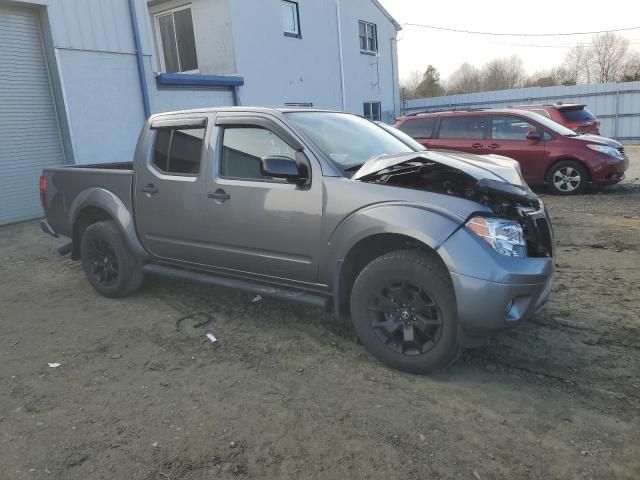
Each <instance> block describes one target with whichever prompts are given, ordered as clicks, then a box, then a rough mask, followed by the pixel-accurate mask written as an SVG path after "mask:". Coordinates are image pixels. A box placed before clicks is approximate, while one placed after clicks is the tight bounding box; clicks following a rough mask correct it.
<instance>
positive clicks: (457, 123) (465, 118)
mask: <svg viewBox="0 0 640 480" xmlns="http://www.w3.org/2000/svg"><path fill="white" fill-rule="evenodd" d="M488 118H489V117H488V116H484V115H466V114H465V115H460V116H443V117H441V119H440V126H439V128H438V133H437V136H436V138H433V139H431V140H430V141H429V146H430V147H431V148H435V149H439V148H441V149H446V150H458V151H461V152H469V153H477V154H482V153H486V146H487V142H486V138H487V130H488V128H487V125H488Z"/></svg>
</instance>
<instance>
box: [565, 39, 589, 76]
mask: <svg viewBox="0 0 640 480" xmlns="http://www.w3.org/2000/svg"><path fill="white" fill-rule="evenodd" d="M592 61H593V59H592V55H591V49H590V48H588V47H587V46H585V45H576V46H575V47H573V48H572V49H571V50H569V51H568V52H567V54H566V55H565V56H564V64H563V66H564V68H565V69H566V71H567V76H568V79H569V80H570V81H571V82H572V84H574V85H575V84H577V83H591V77H592V75H591V72H592V70H593V68H592Z"/></svg>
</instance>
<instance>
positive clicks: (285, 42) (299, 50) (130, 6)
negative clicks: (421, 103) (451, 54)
mask: <svg viewBox="0 0 640 480" xmlns="http://www.w3.org/2000/svg"><path fill="white" fill-rule="evenodd" d="M399 29H400V26H399V25H398V23H397V22H396V21H395V20H394V19H393V18H392V17H391V16H390V15H389V13H388V12H387V11H385V10H384V8H383V7H382V6H381V5H380V4H379V3H378V1H377V0H298V1H288V0H150V1H146V0H20V1H18V0H0V131H2V135H0V224H5V223H10V222H15V221H20V220H24V219H28V218H34V217H37V216H40V215H41V209H40V206H39V203H38V191H37V182H38V177H39V175H40V172H41V170H42V168H43V167H44V166H53V165H64V164H74V163H75V164H87V163H103V162H118V161H129V160H130V159H131V158H132V153H133V150H134V148H135V143H136V140H137V135H138V132H139V129H140V127H141V125H142V123H143V121H144V119H145V118H146V116H147V115H148V114H151V113H156V112H161V111H167V110H175V109H184V108H194V107H201V106H219V105H234V104H242V105H269V106H285V105H303V106H313V107H318V108H329V109H336V110H345V111H350V112H353V113H357V114H360V115H365V116H368V117H369V118H372V119H381V120H386V121H391V120H392V119H393V117H394V115H396V114H397V113H398V111H399V106H400V105H399V89H398V73H397V51H396V33H397V31H398V30H399Z"/></svg>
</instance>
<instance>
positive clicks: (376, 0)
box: [371, 0, 402, 32]
mask: <svg viewBox="0 0 640 480" xmlns="http://www.w3.org/2000/svg"><path fill="white" fill-rule="evenodd" d="M371 1H372V2H373V4H374V5H375V6H376V7H378V8H379V9H380V11H381V12H382V14H383V15H384V16H385V17H387V18H388V19H389V21H390V22H391V23H393V26H394V27H396V32H399V31H400V30H402V25H400V24H399V23H398V21H397V20H396V19H395V18H393V17H392V16H391V14H390V13H389V11H388V10H387V9H386V8H384V7H383V6H382V4H381V3H380V2H379V1H378V0H371Z"/></svg>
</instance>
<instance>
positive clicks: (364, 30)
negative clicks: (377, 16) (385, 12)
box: [359, 20, 378, 53]
mask: <svg viewBox="0 0 640 480" xmlns="http://www.w3.org/2000/svg"><path fill="white" fill-rule="evenodd" d="M359 23H360V51H361V52H362V53H377V52H378V29H377V27H376V24H375V23H369V22H363V21H362V20H360V21H359Z"/></svg>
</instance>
